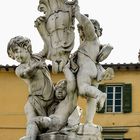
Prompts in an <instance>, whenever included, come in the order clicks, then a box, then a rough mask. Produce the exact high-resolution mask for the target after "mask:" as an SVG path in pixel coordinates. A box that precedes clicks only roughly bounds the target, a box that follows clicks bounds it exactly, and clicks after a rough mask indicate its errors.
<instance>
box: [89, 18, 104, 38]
mask: <svg viewBox="0 0 140 140" xmlns="http://www.w3.org/2000/svg"><path fill="white" fill-rule="evenodd" d="M90 21H91V22H92V24H93V25H94V29H95V32H96V34H97V36H98V37H100V36H101V35H102V31H103V29H102V28H101V27H100V24H99V22H98V21H97V20H95V19H91V20H90Z"/></svg>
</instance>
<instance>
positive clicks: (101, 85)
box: [97, 84, 106, 113]
mask: <svg viewBox="0 0 140 140" xmlns="http://www.w3.org/2000/svg"><path fill="white" fill-rule="evenodd" d="M98 89H99V90H101V91H102V92H105V91H106V86H105V85H104V84H100V85H99V87H98ZM104 112H105V104H104V107H103V108H102V109H101V110H100V111H97V113H104Z"/></svg>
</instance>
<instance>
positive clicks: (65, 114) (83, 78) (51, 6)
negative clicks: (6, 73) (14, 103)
mask: <svg viewBox="0 0 140 140" xmlns="http://www.w3.org/2000/svg"><path fill="white" fill-rule="evenodd" d="M38 10H39V11H40V12H43V13H44V15H43V16H40V17H38V18H37V19H36V21H35V27H36V28H37V30H38V32H39V34H40V36H41V37H42V40H43V41H44V49H43V50H42V51H40V52H39V53H38V54H33V53H32V45H31V41H30V39H28V38H26V37H22V36H17V37H14V38H12V39H11V40H10V41H9V43H8V47H7V52H8V55H9V57H10V58H12V59H14V60H16V61H17V62H19V63H20V64H19V66H18V67H17V68H16V75H17V76H18V77H20V78H21V79H22V80H24V81H25V82H26V83H27V85H28V89H29V97H28V100H27V103H26V105H25V114H26V117H27V128H26V136H25V137H23V138H21V140H37V139H38V140H72V139H74V140H101V131H102V127H100V126H98V125H95V124H94V123H93V119H94V115H95V113H96V111H97V110H98V111H99V110H101V109H102V107H103V105H104V102H105V100H106V97H107V95H106V93H103V92H102V91H100V90H99V89H98V85H99V83H100V82H101V81H102V80H106V79H112V78H113V76H114V71H113V69H111V68H107V69H106V70H105V69H104V68H103V67H102V66H101V64H100V62H102V61H103V60H105V59H106V58H107V57H108V56H109V54H110V53H111V51H112V49H113V47H112V46H111V45H110V44H101V43H100V41H99V37H100V36H101V35H102V28H101V27H100V24H99V22H98V21H97V20H93V19H89V18H88V17H87V16H85V15H84V14H81V13H80V9H79V5H78V0H71V1H70V0H51V1H50V0H39V6H38ZM75 19H76V20H77V21H78V26H77V27H78V31H79V38H80V46H79V48H78V49H77V51H75V52H74V53H73V54H71V55H70V53H71V51H72V49H73V47H74V39H75V36H74V29H75V27H74V21H75ZM46 59H49V60H51V61H52V72H54V73H58V72H63V73H64V76H65V79H62V80H60V81H59V82H58V83H56V84H55V85H54V84H53V81H52V79H51V76H50V73H49V70H48V67H47V64H46V63H45V60H46ZM78 96H82V97H84V98H86V99H87V106H86V119H85V122H84V124H80V116H81V113H82V111H81V109H80V108H79V107H78V106H77V100H78ZM45 132H46V133H45ZM49 132H51V133H49ZM56 132H57V133H56Z"/></svg>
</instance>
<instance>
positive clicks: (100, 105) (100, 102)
mask: <svg viewBox="0 0 140 140" xmlns="http://www.w3.org/2000/svg"><path fill="white" fill-rule="evenodd" d="M106 98H107V94H106V93H101V94H100V95H99V96H98V97H97V109H96V110H97V111H100V110H101V109H102V108H103V106H104V102H105V100H106Z"/></svg>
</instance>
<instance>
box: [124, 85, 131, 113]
mask: <svg viewBox="0 0 140 140" xmlns="http://www.w3.org/2000/svg"><path fill="white" fill-rule="evenodd" d="M123 112H124V113H129V112H132V84H124V86H123Z"/></svg>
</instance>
